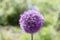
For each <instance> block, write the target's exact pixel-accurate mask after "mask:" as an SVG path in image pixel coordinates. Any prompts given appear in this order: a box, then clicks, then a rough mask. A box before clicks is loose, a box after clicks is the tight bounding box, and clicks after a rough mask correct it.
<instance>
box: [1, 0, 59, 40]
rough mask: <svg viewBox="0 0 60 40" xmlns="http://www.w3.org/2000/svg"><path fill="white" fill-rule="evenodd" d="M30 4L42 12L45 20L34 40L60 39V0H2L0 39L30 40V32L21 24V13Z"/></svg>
mask: <svg viewBox="0 0 60 40" xmlns="http://www.w3.org/2000/svg"><path fill="white" fill-rule="evenodd" d="M29 1H31V3H30V4H28V3H29ZM29 5H32V6H34V7H32V8H34V9H36V10H37V11H39V12H40V13H42V14H43V16H44V20H45V21H44V24H43V27H42V29H41V30H39V32H37V33H35V34H34V40H60V0H0V40H30V34H28V33H25V32H23V31H22V30H21V29H20V25H19V18H20V14H22V13H23V12H24V11H25V10H27V9H28V7H29Z"/></svg>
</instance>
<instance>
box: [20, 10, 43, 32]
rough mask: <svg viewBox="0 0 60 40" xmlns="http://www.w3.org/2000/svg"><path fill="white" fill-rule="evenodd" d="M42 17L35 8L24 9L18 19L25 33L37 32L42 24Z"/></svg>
mask: <svg viewBox="0 0 60 40" xmlns="http://www.w3.org/2000/svg"><path fill="white" fill-rule="evenodd" d="M43 21H44V18H43V16H42V15H41V14H40V13H39V12H37V11H36V10H28V11H25V12H24V13H23V14H22V15H21V18H20V19H19V24H20V26H21V28H22V29H23V30H24V31H25V32H27V33H35V32H37V31H38V30H39V29H40V28H41V27H42V25H43Z"/></svg>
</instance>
